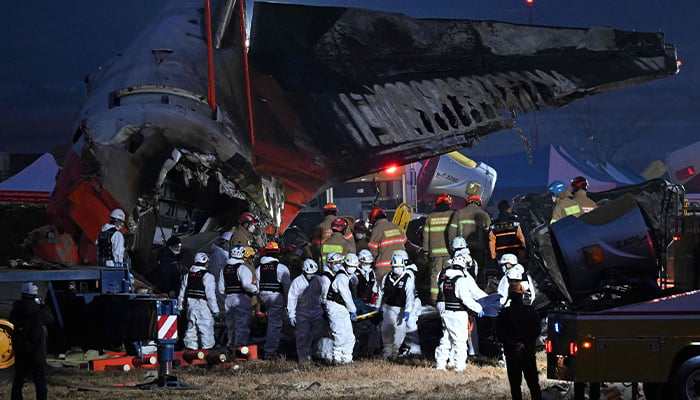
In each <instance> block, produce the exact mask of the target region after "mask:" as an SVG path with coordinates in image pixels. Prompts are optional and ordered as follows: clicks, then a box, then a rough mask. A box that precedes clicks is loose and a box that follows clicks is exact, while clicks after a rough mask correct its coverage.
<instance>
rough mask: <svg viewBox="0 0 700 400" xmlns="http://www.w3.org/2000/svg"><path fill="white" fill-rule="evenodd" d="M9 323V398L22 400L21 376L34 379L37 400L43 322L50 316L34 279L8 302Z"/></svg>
mask: <svg viewBox="0 0 700 400" xmlns="http://www.w3.org/2000/svg"><path fill="white" fill-rule="evenodd" d="M9 319H10V322H11V323H12V325H13V326H14V330H12V331H11V334H12V348H11V350H12V351H14V356H15V377H14V381H13V382H12V394H11V397H10V398H11V399H12V400H22V398H23V397H22V388H23V387H24V382H25V379H26V378H28V377H29V376H32V377H33V378H34V389H35V392H36V398H37V400H46V399H47V397H48V390H47V389H46V338H47V331H46V325H48V324H50V323H52V322H53V320H54V317H53V314H52V313H51V311H50V310H49V308H48V307H46V305H45V304H44V301H43V300H42V299H41V298H40V297H39V288H38V287H37V286H36V285H35V284H34V282H26V283H25V284H23V285H22V298H21V299H20V300H18V301H16V302H15V303H14V304H13V305H12V310H11V311H10V318H9Z"/></svg>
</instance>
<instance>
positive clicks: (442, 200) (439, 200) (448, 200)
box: [433, 193, 452, 207]
mask: <svg viewBox="0 0 700 400" xmlns="http://www.w3.org/2000/svg"><path fill="white" fill-rule="evenodd" d="M441 203H445V204H447V205H448V206H450V207H452V197H450V195H449V194H445V193H443V194H441V195H439V196H438V197H437V199H435V204H433V206H437V205H438V204H441Z"/></svg>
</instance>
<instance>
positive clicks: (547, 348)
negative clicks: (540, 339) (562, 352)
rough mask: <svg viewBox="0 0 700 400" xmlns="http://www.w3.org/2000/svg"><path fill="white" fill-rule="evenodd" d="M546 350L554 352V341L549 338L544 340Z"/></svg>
mask: <svg viewBox="0 0 700 400" xmlns="http://www.w3.org/2000/svg"><path fill="white" fill-rule="evenodd" d="M544 352H545V353H551V352H552V341H551V340H549V339H547V340H545V341H544Z"/></svg>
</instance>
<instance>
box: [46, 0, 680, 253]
mask: <svg viewBox="0 0 700 400" xmlns="http://www.w3.org/2000/svg"><path fill="white" fill-rule="evenodd" d="M206 5H208V2H207V3H206ZM209 10H211V12H210V13H209V12H208V11H209ZM242 12H243V6H242V4H240V3H238V4H237V3H236V2H235V1H222V2H221V3H217V4H214V5H213V6H212V7H211V8H209V7H205V2H204V1H202V0H181V1H177V2H172V3H171V4H169V5H168V6H167V8H165V9H164V10H163V11H162V12H161V13H160V15H158V16H157V17H156V18H155V20H154V22H153V23H152V24H151V25H150V26H148V27H146V29H145V30H144V32H142V33H141V35H140V36H138V38H137V39H136V40H135V41H134V42H133V44H132V45H131V46H130V47H129V48H128V49H126V50H125V51H124V52H123V53H121V54H119V55H117V56H116V57H114V59H112V60H111V61H109V62H108V63H106V64H105V65H103V66H102V67H101V68H100V70H99V71H98V72H96V73H94V74H92V75H90V76H88V77H87V78H86V82H87V87H88V97H87V100H86V102H85V104H84V107H83V108H82V110H81V111H80V113H79V115H78V116H77V119H76V122H75V128H74V133H73V137H72V143H73V145H72V149H71V150H70V152H69V155H68V156H67V158H66V162H65V165H64V168H63V170H62V173H61V174H60V177H59V181H58V184H57V187H56V190H55V193H54V196H53V199H52V202H51V204H50V206H49V215H50V217H51V218H52V219H53V221H55V222H56V223H57V224H58V225H59V226H60V227H61V229H62V230H64V231H66V232H68V233H70V234H71V235H72V236H73V237H74V238H76V239H77V240H78V243H79V244H80V251H81V258H82V259H83V260H91V257H94V254H95V250H94V245H93V243H94V242H95V238H96V237H97V235H98V233H99V229H100V226H101V225H102V224H103V223H104V222H105V221H106V220H107V216H108V214H109V211H110V210H111V209H112V208H116V207H119V208H122V209H124V210H125V211H126V212H127V215H128V219H129V221H128V224H129V232H130V234H131V250H132V256H134V257H137V258H138V255H139V251H140V250H147V249H150V246H151V243H152V242H153V238H154V235H155V234H156V230H157V229H158V227H170V228H171V229H172V228H174V229H178V227H179V229H180V230H182V227H183V226H184V225H189V227H188V228H187V229H189V231H190V232H192V231H200V230H214V229H217V228H229V227H231V225H232V224H233V223H234V222H235V221H236V218H237V217H238V215H239V214H240V213H241V212H243V211H247V210H251V211H254V212H256V213H257V214H259V215H260V216H261V217H262V218H263V220H264V221H265V222H266V223H268V224H270V225H272V226H274V227H275V228H276V229H277V231H278V232H281V231H283V230H284V229H285V228H286V227H287V226H288V225H289V224H290V222H291V221H292V219H293V218H294V216H295V215H296V214H297V213H298V212H299V211H300V210H301V209H302V208H303V207H304V205H305V204H307V203H308V202H309V201H310V200H311V199H312V198H313V197H314V196H315V195H316V194H317V193H319V192H320V191H322V190H324V189H326V188H328V187H329V186H331V185H332V184H334V183H337V182H341V181H343V180H346V179H349V178H352V177H356V176H361V175H365V174H368V173H371V172H373V171H378V170H381V169H383V168H384V167H385V166H387V165H389V164H406V163H409V162H413V161H417V160H421V159H425V158H429V157H432V156H436V155H439V154H443V153H447V152H450V151H453V150H457V149H462V148H465V147H470V146H474V145H476V144H477V143H478V141H479V139H480V138H481V137H482V136H485V135H487V134H489V133H492V132H496V131H499V130H503V129H509V128H513V127H514V122H515V116H516V115H517V114H519V113H525V112H527V111H532V110H539V109H543V108H549V107H561V106H564V105H566V104H568V103H570V102H571V101H573V100H575V99H578V98H581V97H584V96H588V95H592V94H597V93H602V92H606V91H609V90H613V89H618V88H622V87H626V86H630V85H634V84H637V83H641V82H645V81H650V80H654V79H659V78H664V77H668V76H672V75H674V74H675V73H677V71H678V69H677V68H678V67H677V60H676V52H675V47H674V46H673V45H672V44H667V43H664V36H663V34H662V33H641V32H623V31H618V30H615V29H612V28H607V27H601V28H590V29H580V28H561V27H544V26H525V25H516V24H509V23H501V22H493V21H469V20H452V19H415V18H410V17H407V16H405V15H401V14H394V13H388V12H380V11H370V10H363V9H353V8H342V7H312V6H301V5H289V4H273V3H256V4H255V9H254V14H253V20H252V26H251V37H250V45H249V49H248V51H247V52H246V49H245V46H243V45H242V44H243V43H246V38H245V31H246V30H245V27H244V26H242V25H244V24H242V23H241V18H240V15H241V14H242Z"/></svg>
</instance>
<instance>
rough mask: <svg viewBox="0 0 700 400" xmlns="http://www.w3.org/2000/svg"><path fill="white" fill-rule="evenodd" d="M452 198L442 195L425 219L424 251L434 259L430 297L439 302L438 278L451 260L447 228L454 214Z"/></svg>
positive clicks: (431, 271)
mask: <svg viewBox="0 0 700 400" xmlns="http://www.w3.org/2000/svg"><path fill="white" fill-rule="evenodd" d="M451 207H452V197H450V196H449V195H447V194H441V195H439V196H438V197H437V199H435V204H434V209H435V211H433V212H432V213H430V214H429V215H428V216H427V217H426V219H425V226H424V227H423V250H424V251H426V252H427V253H428V256H429V257H430V258H431V259H432V266H431V270H430V297H431V299H432V300H433V301H435V300H437V295H438V287H437V277H438V275H439V274H440V271H442V269H443V268H444V267H445V261H447V259H449V258H450V254H449V252H448V250H447V227H448V226H449V224H450V220H451V218H452V214H453V213H454V211H453V210H452V208H451Z"/></svg>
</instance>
